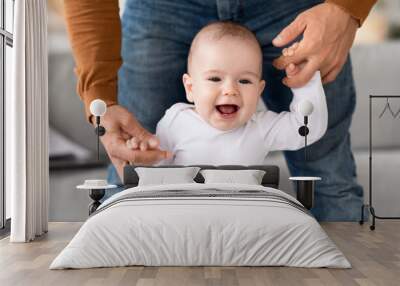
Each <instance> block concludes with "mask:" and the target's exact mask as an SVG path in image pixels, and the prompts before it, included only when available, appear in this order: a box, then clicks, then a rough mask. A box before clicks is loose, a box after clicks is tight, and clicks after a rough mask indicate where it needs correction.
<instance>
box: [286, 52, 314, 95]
mask: <svg viewBox="0 0 400 286" xmlns="http://www.w3.org/2000/svg"><path fill="white" fill-rule="evenodd" d="M317 69H318V62H317V60H315V59H314V60H310V61H308V62H307V63H306V64H305V65H304V67H302V68H301V70H300V71H299V72H298V73H297V74H296V75H294V76H292V77H285V78H284V79H283V83H284V84H285V85H287V86H289V87H292V88H297V87H301V86H303V85H305V84H306V83H307V82H308V81H309V80H310V79H311V78H312V76H313V75H314V73H315V72H316V71H317Z"/></svg>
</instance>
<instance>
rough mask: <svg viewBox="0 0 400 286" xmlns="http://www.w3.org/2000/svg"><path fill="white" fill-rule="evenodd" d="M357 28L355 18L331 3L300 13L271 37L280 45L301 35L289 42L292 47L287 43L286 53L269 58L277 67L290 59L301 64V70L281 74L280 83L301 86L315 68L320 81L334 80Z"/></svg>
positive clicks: (289, 62)
mask: <svg viewBox="0 0 400 286" xmlns="http://www.w3.org/2000/svg"><path fill="white" fill-rule="evenodd" d="M357 28H358V22H357V20H355V19H354V18H353V17H352V16H351V15H350V14H348V13H347V12H345V11H344V10H342V9H341V8H339V7H338V6H336V5H335V4H330V3H323V4H320V5H317V6H315V7H313V8H310V9H308V10H306V11H304V12H303V13H301V14H300V15H299V16H297V18H296V19H295V20H294V21H293V22H292V23H291V24H290V25H289V26H287V27H286V28H285V29H283V30H282V31H281V32H280V34H279V35H278V36H277V37H276V38H275V39H274V40H273V41H272V43H273V44H274V45H275V46H277V47H282V46H285V45H287V44H289V43H290V42H292V41H294V40H295V39H296V37H298V36H299V35H301V34H302V33H303V39H302V40H301V41H300V42H299V43H298V44H297V43H294V44H293V45H296V46H295V48H292V47H289V49H288V50H287V52H286V51H285V52H286V54H285V52H284V53H283V55H282V56H280V57H279V58H277V59H275V60H274V62H273V65H274V66H275V67H276V68H278V69H281V70H283V69H287V67H288V65H289V64H291V63H292V64H294V65H298V64H302V68H301V70H300V71H299V72H298V73H297V74H295V75H294V76H291V77H285V78H284V79H283V83H284V84H285V85H287V86H289V87H300V86H303V85H304V84H306V83H307V82H308V81H309V80H310V79H311V77H312V76H313V74H314V73H315V72H316V71H317V70H320V71H321V77H322V82H323V83H328V82H331V81H333V80H335V78H336V76H337V75H338V73H339V72H340V71H341V69H342V67H343V65H344V63H345V62H346V59H347V55H348V53H349V50H350V48H351V46H352V44H353V41H354V37H355V34H356V31H357ZM291 48H292V49H291ZM289 51H291V52H289Z"/></svg>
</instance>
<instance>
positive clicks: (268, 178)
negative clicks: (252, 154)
mask: <svg viewBox="0 0 400 286" xmlns="http://www.w3.org/2000/svg"><path fill="white" fill-rule="evenodd" d="M190 166H196V167H200V168H201V169H219V170H249V169H252V170H254V169H255V170H264V171H265V172H266V173H265V175H264V177H263V179H262V185H263V186H265V187H271V188H275V189H278V187H279V167H278V166H273V165H251V166H240V165H221V166H212V165H190ZM136 167H139V166H133V165H126V166H125V167H124V180H123V183H124V187H125V188H132V187H136V186H137V185H138V182H139V177H138V175H137V173H136V172H135V168H136ZM143 167H146V166H143ZM166 167H168V168H178V167H184V166H177V165H174V166H157V167H154V166H153V167H152V168H166ZM194 180H195V181H196V182H197V183H204V178H203V176H202V175H201V174H200V172H199V173H198V174H197V176H196V177H195V178H194Z"/></svg>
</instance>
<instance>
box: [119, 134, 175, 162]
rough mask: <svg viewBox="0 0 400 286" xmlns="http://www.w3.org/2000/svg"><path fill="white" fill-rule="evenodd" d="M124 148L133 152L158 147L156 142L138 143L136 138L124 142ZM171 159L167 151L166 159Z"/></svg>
mask: <svg viewBox="0 0 400 286" xmlns="http://www.w3.org/2000/svg"><path fill="white" fill-rule="evenodd" d="M125 144H126V147H128V148H129V149H133V150H138V149H140V151H147V150H148V149H152V148H154V147H155V146H157V147H158V142H153V141H151V139H150V140H149V141H140V140H139V138H137V137H132V138H131V139H128V140H126V142H125ZM169 158H172V153H171V152H169V151H167V155H166V159H169Z"/></svg>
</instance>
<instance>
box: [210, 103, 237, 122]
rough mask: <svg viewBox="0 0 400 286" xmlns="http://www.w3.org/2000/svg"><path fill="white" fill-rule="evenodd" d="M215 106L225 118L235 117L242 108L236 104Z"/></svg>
mask: <svg viewBox="0 0 400 286" xmlns="http://www.w3.org/2000/svg"><path fill="white" fill-rule="evenodd" d="M215 108H216V109H217V111H218V113H219V114H220V115H221V116H222V117H223V118H227V119H228V118H232V117H234V116H235V115H236V113H237V112H238V111H239V109H240V107H239V106H237V105H236V104H220V105H216V106H215Z"/></svg>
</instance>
